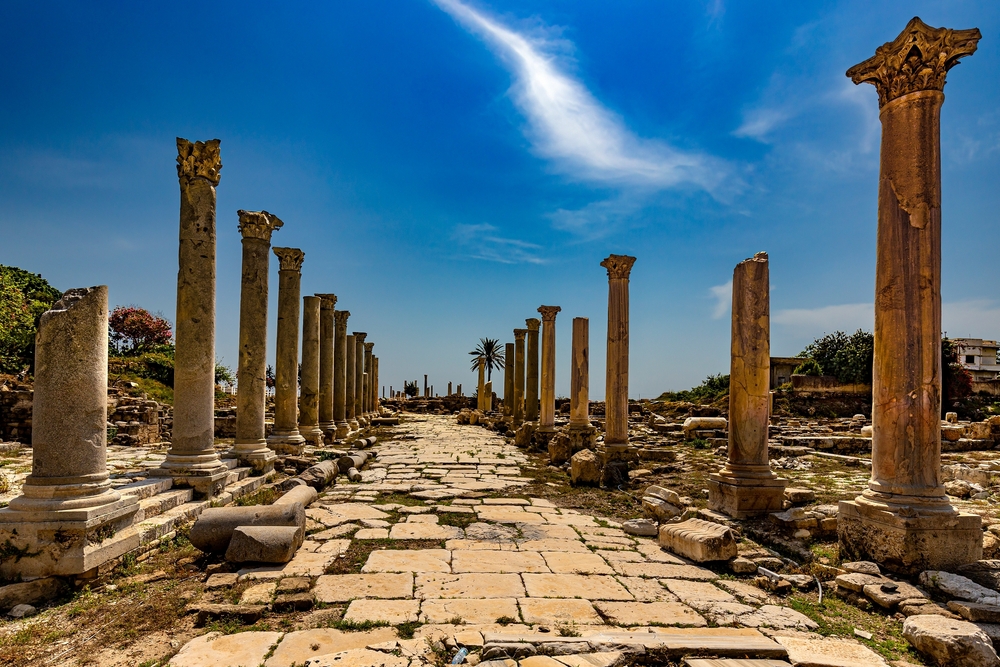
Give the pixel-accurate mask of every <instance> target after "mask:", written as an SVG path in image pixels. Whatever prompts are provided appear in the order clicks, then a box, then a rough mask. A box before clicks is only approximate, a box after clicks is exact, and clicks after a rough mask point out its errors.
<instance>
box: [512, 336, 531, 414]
mask: <svg viewBox="0 0 1000 667" xmlns="http://www.w3.org/2000/svg"><path fill="white" fill-rule="evenodd" d="M527 333H528V330H527V329H514V426H520V425H521V424H522V423H523V422H524V338H525V336H526V335H527Z"/></svg>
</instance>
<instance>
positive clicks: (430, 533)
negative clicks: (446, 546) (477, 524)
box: [389, 517, 464, 540]
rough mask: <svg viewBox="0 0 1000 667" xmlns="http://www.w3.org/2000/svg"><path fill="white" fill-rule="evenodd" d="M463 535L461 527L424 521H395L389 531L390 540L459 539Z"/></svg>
mask: <svg viewBox="0 0 1000 667" xmlns="http://www.w3.org/2000/svg"><path fill="white" fill-rule="evenodd" d="M411 518H414V517H411ZM434 518H435V519H436V518H437V517H434ZM463 536H464V533H463V531H462V529H461V528H456V527H454V526H439V525H438V524H436V523H425V522H414V523H409V522H407V523H397V524H396V525H394V526H393V527H392V529H391V530H390V531H389V539H391V540H459V539H462V537H463Z"/></svg>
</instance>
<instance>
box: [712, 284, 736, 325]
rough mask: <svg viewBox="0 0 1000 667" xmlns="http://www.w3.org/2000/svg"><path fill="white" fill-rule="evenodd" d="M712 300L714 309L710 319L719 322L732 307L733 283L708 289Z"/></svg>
mask: <svg viewBox="0 0 1000 667" xmlns="http://www.w3.org/2000/svg"><path fill="white" fill-rule="evenodd" d="M708 291H709V293H710V294H711V295H712V298H713V299H715V308H713V309H712V319H713V320H719V319H722V316H723V315H725V314H726V313H728V312H729V309H730V308H731V307H732V305H733V281H732V280H730V281H729V282H728V283H725V284H722V285H716V286H715V287H709V288H708Z"/></svg>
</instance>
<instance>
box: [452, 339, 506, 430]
mask: <svg viewBox="0 0 1000 667" xmlns="http://www.w3.org/2000/svg"><path fill="white" fill-rule="evenodd" d="M448 394H449V395H450V394H451V383H450V382H449V383H448ZM503 412H504V414H505V415H507V416H513V414H514V343H507V344H506V345H504V354H503Z"/></svg>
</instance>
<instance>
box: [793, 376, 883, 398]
mask: <svg viewBox="0 0 1000 667" xmlns="http://www.w3.org/2000/svg"><path fill="white" fill-rule="evenodd" d="M792 388H793V389H795V391H809V392H816V393H828V394H868V395H869V396H871V393H872V386H871V385H870V384H841V383H840V381H839V380H838V379H837V378H835V377H833V376H832V375H792Z"/></svg>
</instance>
